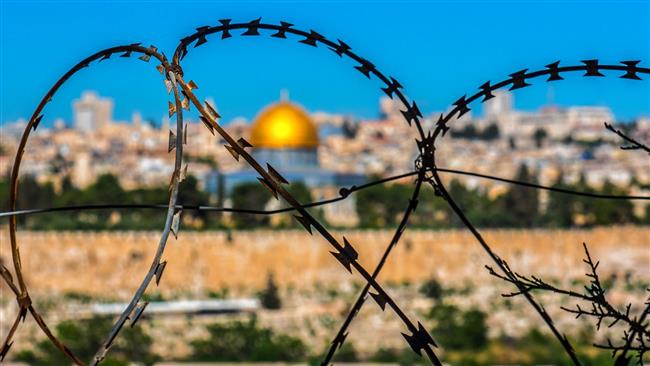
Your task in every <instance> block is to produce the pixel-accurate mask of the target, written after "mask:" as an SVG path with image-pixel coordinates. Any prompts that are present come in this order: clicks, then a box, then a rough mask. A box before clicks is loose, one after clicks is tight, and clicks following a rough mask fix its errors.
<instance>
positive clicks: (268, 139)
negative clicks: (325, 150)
mask: <svg viewBox="0 0 650 366" xmlns="http://www.w3.org/2000/svg"><path fill="white" fill-rule="evenodd" d="M250 140H251V141H250V142H251V144H252V145H253V146H254V147H256V148H272V149H282V148H290V149H292V148H293V149H296V148H298V149H299V148H303V149H304V148H316V147H318V131H317V129H316V126H315V125H314V123H313V122H312V120H311V119H310V118H309V116H308V115H307V113H306V112H305V111H304V110H303V109H302V108H301V107H299V106H298V105H295V104H293V103H289V102H287V101H282V102H279V103H276V104H273V105H271V106H269V107H266V108H265V109H264V110H263V111H262V112H260V114H259V115H258V116H257V119H256V120H255V123H253V127H252V129H251V139H250Z"/></svg>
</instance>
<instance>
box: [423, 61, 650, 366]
mask: <svg viewBox="0 0 650 366" xmlns="http://www.w3.org/2000/svg"><path fill="white" fill-rule="evenodd" d="M582 63H583V65H578V66H559V65H560V62H559V61H557V62H554V63H551V64H548V65H546V69H544V70H539V71H533V72H528V69H524V70H521V71H517V72H514V73H512V74H510V78H509V79H506V80H503V81H501V82H499V83H496V84H493V85H492V84H490V82H489V81H488V82H486V83H484V84H483V85H481V86H480V87H479V89H480V91H479V92H478V93H475V94H474V95H472V96H470V97H469V98H466V96H462V97H461V98H459V99H458V100H457V101H456V102H454V103H453V105H454V108H452V109H451V111H450V112H449V113H447V114H441V115H440V117H439V119H438V122H437V123H436V127H435V129H434V131H433V134H432V135H431V138H430V139H431V141H430V142H429V146H431V154H432V155H433V157H434V161H433V162H432V165H433V166H435V148H434V147H433V146H434V145H435V140H436V138H438V136H440V137H443V136H444V135H445V134H446V133H447V131H449V129H450V127H449V126H448V125H447V124H448V122H449V121H450V120H451V119H452V118H453V117H454V116H455V117H456V118H460V117H461V116H463V115H464V114H465V113H467V112H469V111H470V110H471V109H470V108H469V106H468V105H469V104H470V103H472V102H474V101H476V100H477V99H479V98H481V97H483V99H482V100H481V102H485V101H487V100H489V99H492V98H493V97H494V95H493V94H492V92H493V91H496V90H498V89H501V88H504V87H506V86H510V89H509V90H516V89H521V88H525V87H529V86H531V85H532V84H529V83H528V82H527V81H529V80H531V79H534V78H538V77H541V76H548V79H547V80H546V81H549V82H550V81H557V80H563V79H564V78H563V77H562V74H565V73H569V72H579V71H580V72H582V71H583V72H585V73H584V75H583V76H585V77H604V76H605V74H603V73H601V71H624V72H625V74H623V75H621V76H620V77H621V78H624V79H630V80H641V77H639V75H638V74H650V68H645V67H638V64H639V63H640V61H622V62H621V64H622V65H605V64H600V63H599V61H598V60H595V59H594V60H584V61H582ZM432 178H433V181H434V182H435V185H436V186H437V187H438V189H439V191H440V193H441V194H442V196H443V197H444V198H445V200H446V201H447V202H448V204H449V205H450V207H451V208H452V210H453V211H454V212H455V213H456V215H457V216H458V218H459V219H460V220H461V221H462V222H463V224H464V225H465V227H467V229H468V230H469V231H470V232H471V233H472V234H473V235H474V237H475V238H476V240H477V241H478V242H479V244H480V245H481V247H482V248H483V250H484V251H485V252H486V253H487V254H488V255H489V257H490V258H491V259H492V260H493V261H494V263H495V264H496V265H497V267H499V269H500V270H501V271H502V272H503V273H504V274H505V276H507V277H508V278H510V279H513V280H514V279H516V277H515V275H514V273H513V272H512V271H511V270H510V269H509V267H508V266H507V265H505V263H504V262H503V260H501V259H500V258H499V256H498V255H497V254H496V253H495V252H494V251H493V250H492V248H491V247H490V246H489V244H488V243H487V242H486V241H485V239H483V237H482V236H481V234H480V232H479V231H478V229H476V227H474V225H473V224H472V223H471V222H470V221H469V219H468V218H467V217H466V216H465V214H464V213H463V211H462V210H461V209H460V207H459V206H458V205H457V204H456V202H455V201H454V200H453V198H452V197H451V195H450V194H449V193H448V192H447V190H446V188H445V186H444V184H443V182H442V180H441V179H440V176H439V175H438V172H437V171H435V170H433V171H432ZM516 286H517V287H518V289H519V290H520V291H522V290H523V288H521V285H520V284H518V283H516ZM523 295H524V297H525V298H526V300H527V301H528V303H529V304H530V305H531V306H532V307H533V308H534V309H535V311H536V312H537V313H538V314H539V315H540V316H541V318H542V320H543V321H544V322H545V323H546V325H547V327H548V328H549V329H550V330H551V332H552V333H553V335H554V336H555V338H556V339H557V340H558V341H559V342H560V344H561V345H562V347H563V349H564V351H565V353H566V354H567V356H569V358H570V359H571V361H572V362H573V364H574V365H576V366H580V365H581V363H580V360H579V359H578V356H577V355H576V352H575V350H574V349H573V346H572V345H571V343H570V342H569V340H568V338H567V337H566V335H564V334H562V333H561V332H560V331H559V330H558V329H557V327H556V326H555V324H554V322H553V319H552V318H551V317H550V315H549V314H548V313H547V312H546V310H545V309H544V307H543V306H542V305H541V304H539V303H538V302H537V301H536V300H535V299H534V297H533V296H532V294H530V293H529V292H525V291H524V292H523Z"/></svg>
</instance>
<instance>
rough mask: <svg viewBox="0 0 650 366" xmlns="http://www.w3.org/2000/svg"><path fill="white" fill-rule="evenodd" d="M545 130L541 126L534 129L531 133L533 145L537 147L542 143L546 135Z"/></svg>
mask: <svg viewBox="0 0 650 366" xmlns="http://www.w3.org/2000/svg"><path fill="white" fill-rule="evenodd" d="M547 135H548V134H547V133H546V130H545V129H543V128H538V129H536V130H535V132H534V133H533V139H534V140H535V146H536V147H537V148H538V149H539V148H541V147H542V144H544V140H545V139H546V137H547Z"/></svg>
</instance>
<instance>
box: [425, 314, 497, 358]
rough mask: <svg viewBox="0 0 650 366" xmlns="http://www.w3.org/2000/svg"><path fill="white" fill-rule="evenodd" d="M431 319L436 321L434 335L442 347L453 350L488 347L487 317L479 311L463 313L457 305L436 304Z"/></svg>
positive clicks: (430, 315)
mask: <svg viewBox="0 0 650 366" xmlns="http://www.w3.org/2000/svg"><path fill="white" fill-rule="evenodd" d="M429 317H430V318H431V319H432V320H433V321H434V327H433V332H432V334H435V335H436V340H438V341H439V342H440V344H441V345H442V347H446V348H449V349H452V350H466V349H473V350H478V349H481V348H483V347H485V346H486V345H487V325H486V322H485V320H486V315H485V313H483V312H481V311H480V310H477V309H470V310H468V311H462V310H460V309H459V308H458V307H456V306H455V305H450V304H445V303H442V304H436V305H434V306H433V308H431V311H430V313H429Z"/></svg>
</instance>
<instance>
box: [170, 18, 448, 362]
mask: <svg viewBox="0 0 650 366" xmlns="http://www.w3.org/2000/svg"><path fill="white" fill-rule="evenodd" d="M220 23H221V25H220V26H216V27H209V26H205V27H200V28H197V32H196V33H194V34H193V35H191V36H188V37H185V38H183V39H181V43H180V45H179V46H178V47H177V49H176V51H175V52H174V57H173V63H174V65H178V64H179V63H180V61H181V60H182V59H183V58H184V57H185V56H186V55H187V53H188V50H187V47H188V45H189V44H190V43H192V42H194V41H196V43H195V45H194V47H195V48H196V47H197V46H200V45H202V44H204V43H206V42H207V35H209V34H213V33H217V32H221V33H222V39H223V38H229V37H231V36H232V34H231V33H230V31H231V30H235V29H246V31H245V32H244V33H242V34H241V35H244V36H259V35H260V33H259V32H258V31H259V29H266V30H275V31H276V33H275V34H273V35H272V37H275V38H281V39H286V34H287V33H290V34H294V35H297V36H302V37H304V39H303V40H302V41H300V42H301V43H304V44H307V45H310V46H314V47H316V46H317V45H318V44H323V45H326V46H328V47H329V49H330V50H332V51H333V52H335V53H337V54H338V55H339V56H341V57H342V56H343V55H345V56H347V57H349V58H351V59H353V60H355V61H357V62H359V63H360V65H359V66H357V67H355V68H356V69H357V70H359V71H360V72H361V73H363V74H364V75H366V76H367V77H370V75H371V74H372V75H375V76H376V77H377V78H379V79H380V80H381V81H382V82H384V84H385V85H386V88H382V90H383V91H384V92H385V93H386V94H388V95H389V96H390V97H391V98H392V97H393V94H395V95H397V96H398V98H399V99H400V100H401V101H402V103H403V104H404V105H405V106H406V111H402V114H403V116H404V118H405V120H406V122H407V123H408V124H409V125H411V123H412V121H414V122H415V125H416V127H417V129H418V132H419V133H420V136H421V137H422V139H424V133H423V130H422V127H421V124H420V122H419V119H418V117H421V113H420V111H419V109H418V108H417V105H416V104H415V102H413V103H412V104H409V103H408V100H407V99H406V97H405V96H404V95H403V94H402V92H401V91H400V90H399V89H400V88H401V85H400V84H399V82H397V81H396V80H395V79H392V78H391V79H390V80H389V79H388V78H386V77H385V76H384V75H383V74H382V73H381V72H379V71H378V70H377V69H376V68H375V66H374V65H373V64H372V63H370V62H369V61H367V60H365V59H363V58H361V57H359V56H357V55H356V54H354V53H352V52H351V51H350V50H351V47H350V46H348V45H347V44H345V43H344V42H342V41H340V40H339V42H338V44H337V43H335V42H332V41H329V40H328V39H327V38H325V37H324V36H322V35H321V34H319V33H317V32H316V31H313V30H311V31H310V32H304V31H300V30H297V29H294V28H291V27H292V26H293V25H292V24H290V23H286V22H281V25H279V26H278V25H275V24H264V23H261V19H256V20H253V21H251V22H248V23H234V24H231V20H229V19H225V20H221V21H220ZM179 84H180V85H181V87H182V89H183V91H184V94H185V96H186V97H187V98H188V99H189V100H190V101H191V102H192V104H193V105H194V106H195V107H196V108H197V109H198V111H199V113H200V114H201V116H202V120H203V121H204V124H205V125H206V127H207V128H208V129H209V130H210V132H212V133H214V132H215V131H216V132H217V133H218V134H219V135H220V136H221V137H222V138H223V139H225V140H226V142H227V143H228V145H226V146H225V147H226V149H227V150H228V151H229V152H230V153H231V154H232V155H233V157H234V158H235V159H237V160H239V158H240V157H242V158H243V159H244V160H245V161H246V162H247V163H248V165H249V166H250V167H251V168H252V169H254V170H255V171H257V172H258V173H259V174H260V175H261V178H258V179H259V180H260V182H261V183H262V184H263V185H264V186H265V187H266V188H267V189H269V190H270V191H271V193H272V194H273V195H274V196H275V197H276V198H278V196H280V197H282V198H283V199H284V200H285V201H286V202H287V203H288V204H289V205H290V206H292V207H293V208H294V209H295V210H296V211H297V213H298V214H299V215H295V216H294V217H295V218H296V219H297V220H298V221H299V222H300V223H301V224H302V225H303V227H304V228H305V230H307V231H308V232H309V233H310V234H312V227H313V228H314V229H315V230H316V231H318V232H319V233H320V234H321V236H322V237H323V238H324V239H325V240H327V242H328V243H329V244H330V245H331V246H332V247H333V248H334V249H335V250H336V252H331V253H332V255H334V257H335V258H336V259H337V260H338V261H339V262H340V263H341V264H342V265H343V266H344V267H345V268H346V269H347V270H348V271H350V272H352V268H354V269H355V270H356V271H357V272H359V274H360V275H361V276H362V277H363V278H364V279H365V280H366V282H367V283H369V284H370V287H372V288H373V289H374V290H375V291H376V292H377V293H376V294H373V298H374V300H375V302H377V304H378V305H379V306H380V308H381V309H382V310H383V309H385V307H386V305H388V306H389V307H390V308H391V309H392V310H393V311H394V312H395V313H396V315H397V316H398V317H399V318H400V319H401V321H402V322H403V323H404V325H405V326H406V327H407V329H408V330H409V332H410V333H411V334H404V333H402V334H403V336H404V338H405V339H406V341H407V343H408V344H409V345H410V347H411V348H412V349H413V351H414V352H416V353H417V354H419V355H420V356H421V355H422V351H424V353H425V354H426V355H427V357H428V358H429V360H430V361H431V362H432V363H433V364H434V365H436V366H438V365H440V366H441V365H442V363H441V361H440V359H439V358H438V356H437V355H436V354H435V353H434V351H433V349H432V347H437V344H436V342H435V341H434V340H433V338H432V337H431V335H430V334H429V333H428V331H427V330H426V328H425V327H424V326H423V325H422V324H421V323H419V322H418V324H417V326H416V325H415V324H414V323H413V322H412V321H411V320H410V319H409V317H408V316H407V315H406V314H405V313H404V311H402V309H401V308H400V307H399V306H398V305H397V303H396V302H395V301H394V300H393V299H392V298H391V297H390V296H389V295H388V293H387V292H386V291H385V290H384V289H383V288H382V286H381V285H380V284H379V283H378V282H377V281H376V280H375V277H376V276H372V275H371V274H370V273H369V272H368V271H367V270H366V269H365V268H364V267H363V266H361V264H360V263H359V262H358V261H357V258H358V254H357V252H356V250H355V249H354V247H353V246H352V244H351V243H349V242H348V240H347V239H346V238H345V237H344V238H343V245H342V244H341V243H340V242H339V241H338V240H337V239H336V238H334V236H333V235H332V234H331V233H330V232H329V231H328V230H327V229H326V228H325V227H324V226H323V225H322V224H321V223H320V222H319V221H318V220H316V219H315V218H314V217H313V216H312V215H311V214H310V213H309V212H308V211H307V210H305V209H304V208H303V205H301V204H300V202H298V201H297V200H296V199H295V198H294V197H293V196H292V195H291V194H290V193H289V192H288V191H287V190H286V189H284V187H283V184H287V183H288V182H287V181H286V180H285V179H284V178H283V177H282V176H281V175H280V174H279V173H278V172H277V171H276V170H275V169H273V167H271V166H270V165H268V163H267V167H268V170H265V169H264V168H263V167H262V166H261V165H260V163H259V162H257V161H256V160H255V159H254V158H253V157H252V156H251V155H250V154H249V153H248V152H247V151H246V150H245V148H246V147H250V146H251V145H250V143H248V142H247V141H245V140H243V141H242V139H239V140H238V141H235V139H234V138H233V137H232V136H230V135H229V134H228V133H227V132H226V131H225V130H224V129H223V128H222V127H221V126H220V125H219V124H218V123H217V122H216V119H217V118H219V116H218V114H217V113H216V112H215V111H214V110H213V109H212V108H211V106H210V105H209V104H206V106H205V107H204V106H203V105H202V104H201V103H200V102H199V101H198V100H197V98H196V97H195V96H194V95H193V93H192V88H191V87H190V86H189V85H188V84H187V83H185V82H184V81H183V80H182V78H181V77H179ZM421 176H422V175H421V174H419V175H418V180H420V177H421ZM417 191H419V190H417ZM416 195H417V194H416ZM341 342H342V341H341Z"/></svg>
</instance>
